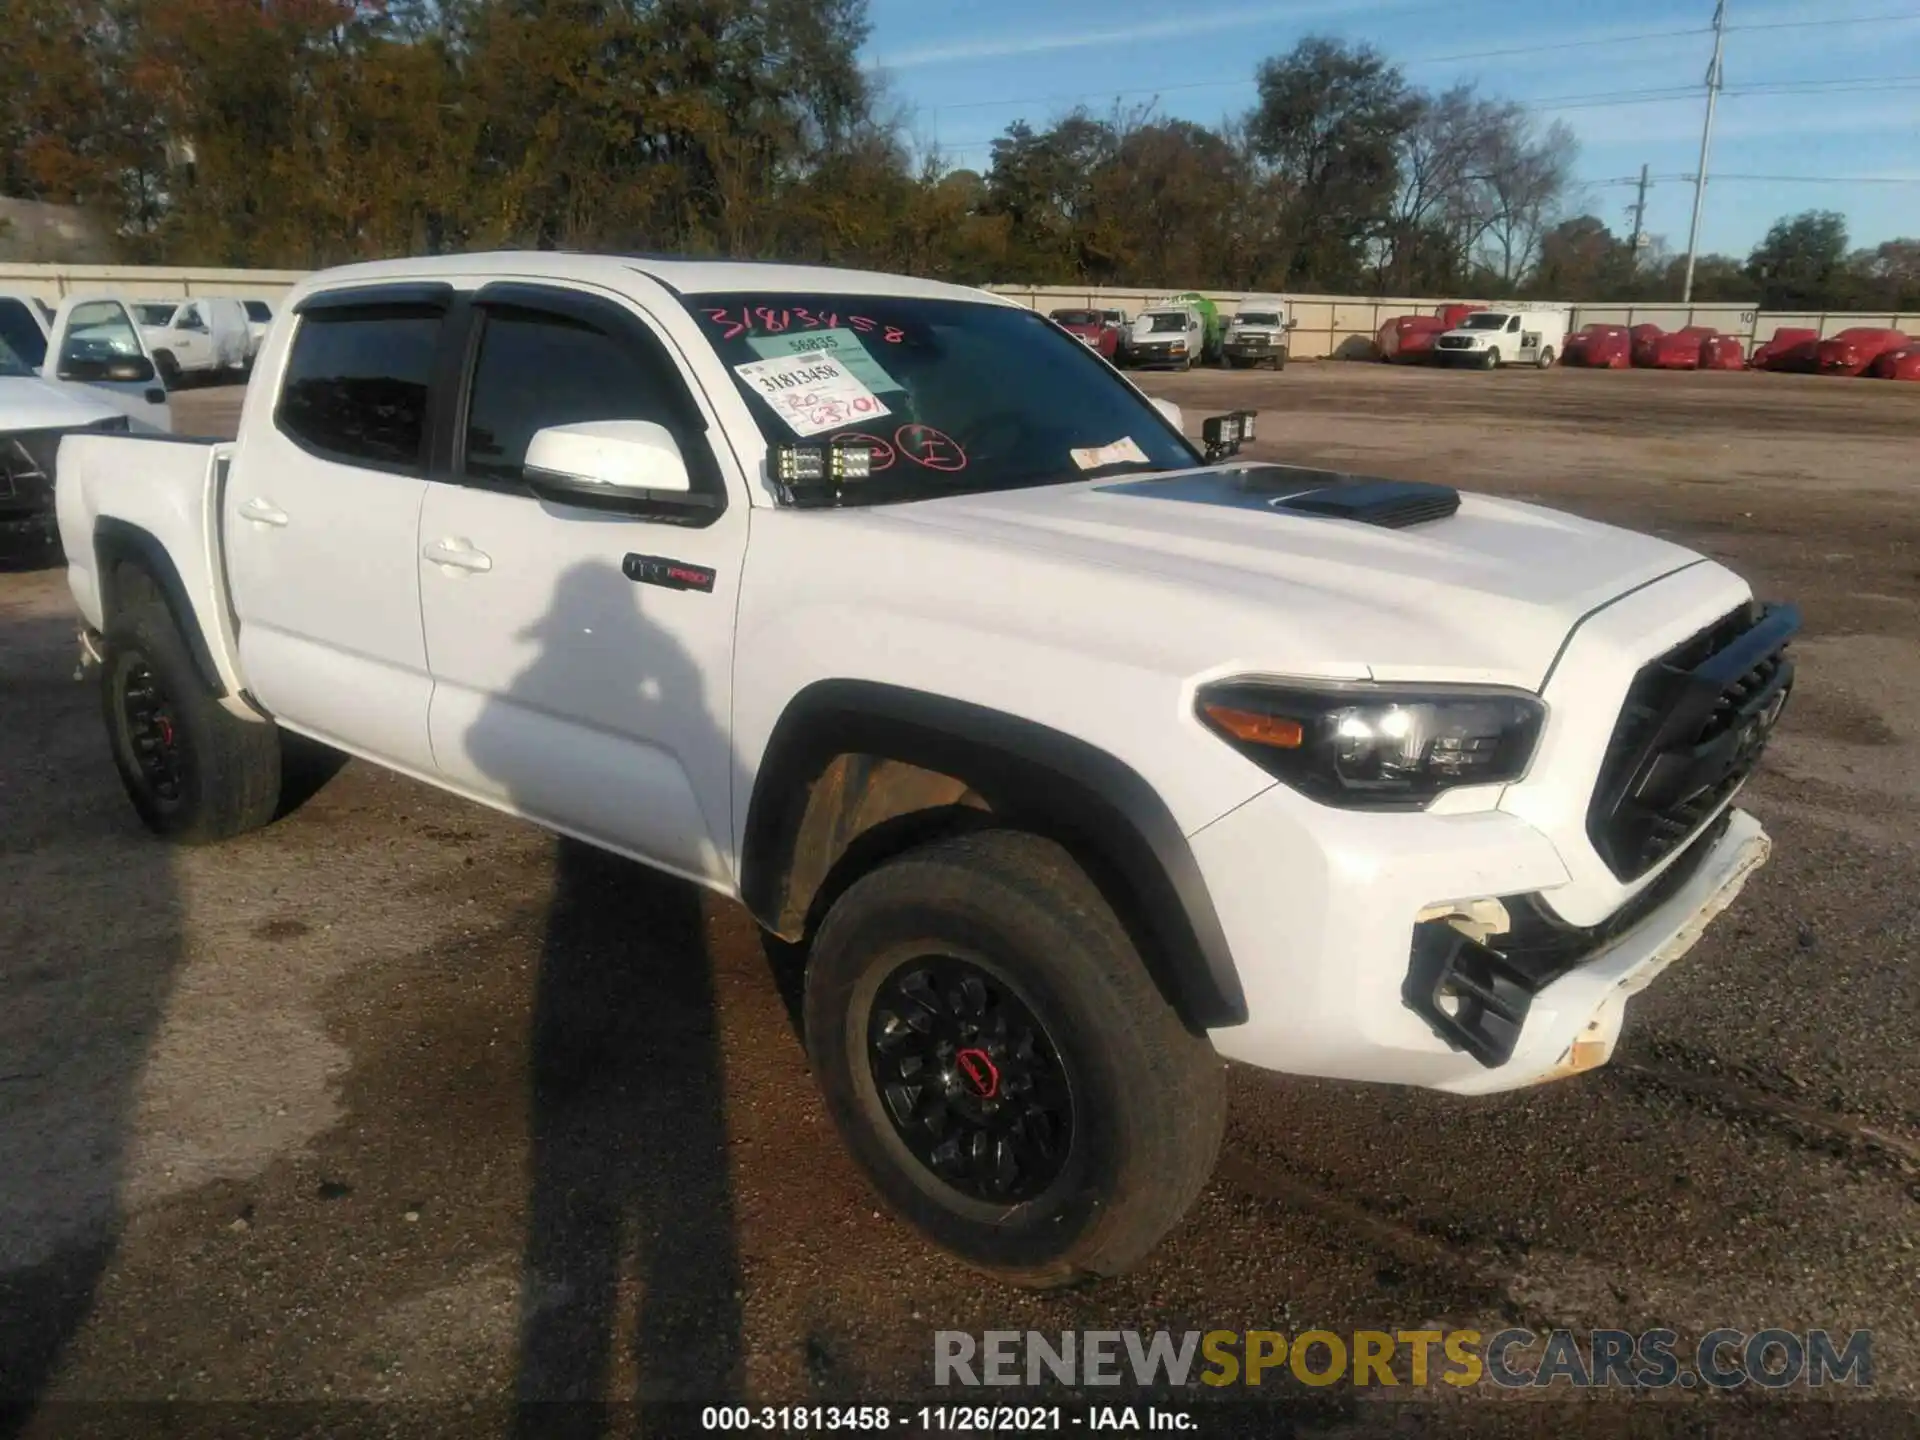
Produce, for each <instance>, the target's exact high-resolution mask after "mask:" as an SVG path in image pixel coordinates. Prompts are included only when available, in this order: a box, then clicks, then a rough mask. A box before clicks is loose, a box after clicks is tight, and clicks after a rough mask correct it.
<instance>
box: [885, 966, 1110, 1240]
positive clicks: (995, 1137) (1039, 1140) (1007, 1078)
mask: <svg viewBox="0 0 1920 1440" xmlns="http://www.w3.org/2000/svg"><path fill="white" fill-rule="evenodd" d="M867 1064H868V1068H869V1071H870V1073H871V1075H872V1077H873V1083H874V1087H875V1088H876V1089H877V1090H878V1091H879V1094H880V1098H881V1102H882V1105H883V1107H884V1109H885V1111H886V1115H887V1118H888V1119H889V1120H890V1121H891V1122H892V1124H893V1128H894V1132H895V1134H897V1135H898V1136H899V1138H900V1141H901V1143H902V1144H903V1145H904V1146H905V1147H906V1148H907V1150H908V1151H909V1152H910V1153H911V1154H912V1155H913V1157H914V1158H915V1159H916V1160H917V1161H919V1162H920V1164H921V1165H923V1166H925V1167H926V1169H927V1170H928V1171H929V1172H930V1173H931V1174H932V1175H933V1176H935V1177H936V1178H937V1179H938V1180H940V1181H941V1182H942V1183H944V1184H946V1185H950V1186H952V1187H953V1188H954V1189H955V1190H957V1191H959V1192H960V1193H961V1194H962V1195H964V1196H966V1197H967V1198H969V1199H971V1200H977V1201H985V1202H988V1203H991V1204H998V1205H1017V1204H1021V1203H1023V1202H1026V1201H1029V1200H1033V1199H1035V1198H1036V1197H1038V1196H1040V1195H1042V1194H1044V1193H1046V1191H1047V1189H1048V1187H1049V1186H1051V1185H1052V1184H1053V1183H1054V1181H1056V1180H1057V1179H1058V1178H1059V1177H1060V1173H1061V1171H1062V1169H1063V1168H1064V1167H1065V1165H1066V1163H1067V1158H1068V1155H1069V1154H1070V1153H1071V1151H1072V1148H1073V1138H1074V1134H1073V1127H1074V1097H1073V1087H1072V1085H1071V1083H1070V1082H1069V1080H1068V1077H1067V1072H1066V1067H1065V1066H1064V1065H1063V1064H1062V1063H1061V1058H1060V1051H1059V1048H1058V1046H1056V1045H1055V1043H1054V1041H1053V1039H1052V1037H1051V1036H1049V1035H1048V1033H1047V1030H1046V1027H1045V1026H1044V1025H1043V1024H1042V1023H1041V1022H1040V1020H1039V1018H1038V1017H1037V1016H1036V1015H1035V1014H1034V1012H1033V1010H1032V1008H1031V1007H1030V1006H1029V1005H1028V1004H1027V1002H1026V1001H1025V1000H1024V999H1023V998H1022V997H1021V996H1020V995H1019V994H1018V993H1017V992H1016V991H1015V990H1014V989H1013V987H1012V986H1010V985H1009V984H1008V983H1007V982H1006V981H1005V980H1004V979H1002V978H1001V977H1000V976H999V975H997V974H995V973H993V972H992V971H990V970H988V969H986V968H984V967H982V966H980V965H978V964H975V963H973V962H972V961H968V960H961V959H958V958H956V957H954V956H950V955H928V956H922V957H918V958H915V959H912V960H909V961H907V962H905V963H904V964H902V965H900V966H898V967H897V968H896V969H895V970H894V971H893V972H892V974H890V975H889V976H887V978H886V979H885V980H883V981H882V982H881V984H880V987H879V989H878V990H877V991H876V992H875V994H874V998H873V1003H872V1007H871V1009H870V1011H869V1014H868V1019H867Z"/></svg>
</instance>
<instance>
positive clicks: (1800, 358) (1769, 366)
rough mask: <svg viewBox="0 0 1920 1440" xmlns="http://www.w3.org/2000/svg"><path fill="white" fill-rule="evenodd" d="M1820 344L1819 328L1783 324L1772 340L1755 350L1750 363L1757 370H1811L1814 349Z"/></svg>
mask: <svg viewBox="0 0 1920 1440" xmlns="http://www.w3.org/2000/svg"><path fill="white" fill-rule="evenodd" d="M1819 345H1820V332H1819V331H1818V330H1804V329H1801V328H1799V327H1797V326H1793V325H1782V326H1781V327H1780V328H1779V329H1777V330H1775V331H1774V332H1773V338H1772V339H1771V340H1769V341H1767V342H1766V344H1764V345H1762V346H1761V347H1760V348H1759V349H1758V350H1756V351H1754V352H1753V359H1752V361H1750V362H1749V363H1750V364H1752V366H1753V368H1754V369H1756V370H1796V371H1805V370H1811V369H1813V360H1814V351H1815V350H1816V349H1818V348H1819Z"/></svg>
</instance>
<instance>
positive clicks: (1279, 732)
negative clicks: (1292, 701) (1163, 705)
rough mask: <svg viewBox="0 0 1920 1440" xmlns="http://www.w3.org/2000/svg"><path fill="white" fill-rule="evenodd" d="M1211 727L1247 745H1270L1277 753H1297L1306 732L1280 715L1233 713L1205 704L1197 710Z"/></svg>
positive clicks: (1230, 707)
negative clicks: (1215, 726) (1283, 751)
mask: <svg viewBox="0 0 1920 1440" xmlns="http://www.w3.org/2000/svg"><path fill="white" fill-rule="evenodd" d="M1200 708H1201V709H1202V710H1203V711H1205V712H1206V716H1207V718H1208V719H1209V720H1211V721H1213V723H1214V724H1216V725H1218V726H1219V727H1220V728H1221V729H1222V730H1224V731H1226V733H1227V734H1229V735H1231V736H1233V738H1234V739H1236V740H1245V741H1246V742H1247V743H1248V744H1250V745H1271V746H1273V747H1274V748H1275V749H1277V750H1298V749H1299V748H1300V747H1301V746H1302V745H1303V744H1305V743H1306V738H1307V732H1306V731H1305V730H1304V729H1302V728H1301V725H1300V722H1299V721H1298V720H1288V719H1286V718H1285V717H1283V716H1280V715H1261V714H1257V713H1256V712H1254V711H1252V710H1236V709H1234V708H1233V707H1232V706H1231V705H1218V704H1211V703H1205V704H1202V705H1201V707H1200Z"/></svg>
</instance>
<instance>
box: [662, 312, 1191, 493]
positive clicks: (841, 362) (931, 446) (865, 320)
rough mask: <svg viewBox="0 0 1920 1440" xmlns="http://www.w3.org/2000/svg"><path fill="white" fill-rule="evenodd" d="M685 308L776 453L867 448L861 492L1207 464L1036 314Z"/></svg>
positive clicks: (1005, 484)
mask: <svg viewBox="0 0 1920 1440" xmlns="http://www.w3.org/2000/svg"><path fill="white" fill-rule="evenodd" d="M685 304H686V306H687V308H688V310H690V311H691V312H692V313H693V316H694V318H695V320H696V321H697V322H698V323H699V325H700V328H701V330H702V331H703V332H704V333H705V334H706V336H707V339H708V340H709V341H710V342H711V343H712V345H713V348H714V350H715V351H716V352H717V353H718V354H719V356H720V359H721V360H722V361H723V362H724V363H725V364H726V366H727V368H728V369H729V370H731V371H732V372H733V375H734V383H735V384H737V385H738V386H739V387H740V393H741V394H742V395H744V396H746V397H747V401H748V406H749V408H750V409H751V410H752V412H753V417H754V421H755V423H756V424H757V425H758V426H759V427H760V433H761V434H762V435H763V436H764V437H765V438H766V440H767V442H768V443H769V444H773V443H776V442H778V441H793V440H809V439H818V440H822V441H824V440H829V439H837V438H843V437H844V438H864V439H866V440H867V441H868V442H869V443H870V446H871V448H872V450H873V452H874V454H873V468H874V479H873V481H872V482H869V485H868V487H866V488H864V489H863V490H862V492H861V494H862V497H864V496H867V495H870V496H871V497H872V498H873V499H874V500H876V501H879V500H914V499H921V498H924V497H926V496H929V495H934V494H954V493H959V492H967V491H986V490H1012V489H1018V488H1021V487H1024V486H1030V485H1051V484H1060V483H1065V482H1067V481H1073V480H1082V479H1086V478H1089V477H1091V476H1095V475H1102V474H1122V473H1136V474H1137V473H1144V472H1147V471H1151V470H1175V469H1184V468H1187V467H1189V466H1193V465H1197V464H1199V463H1200V460H1199V457H1198V456H1197V455H1196V454H1195V453H1194V451H1193V449H1192V447H1190V446H1189V445H1188V444H1187V442H1186V441H1185V440H1183V439H1182V438H1181V437H1180V435H1179V434H1178V432H1176V431H1175V430H1174V429H1173V428H1172V427H1171V426H1169V425H1168V424H1167V422H1166V421H1165V420H1164V419H1163V418H1162V417H1161V415H1160V412H1159V411H1158V410H1156V409H1154V408H1153V406H1152V405H1150V404H1149V403H1148V402H1147V401H1146V399H1145V398H1144V397H1143V396H1142V395H1141V394H1140V393H1139V392H1138V391H1137V390H1135V389H1134V388H1133V387H1132V386H1131V385H1129V384H1127V383H1126V381H1124V380H1122V379H1120V378H1119V377H1118V376H1117V375H1115V374H1114V373H1113V371H1112V369H1110V368H1109V367H1108V366H1107V365H1106V364H1105V363H1104V362H1103V361H1101V360H1100V359H1099V358H1098V357H1097V356H1095V355H1094V354H1093V352H1092V351H1090V350H1089V349H1088V348H1087V347H1086V346H1085V345H1082V344H1081V343H1080V342H1079V341H1077V340H1074V339H1073V338H1071V337H1070V336H1068V335H1065V334H1063V333H1062V332H1061V331H1060V330H1059V329H1058V328H1057V327H1056V326H1054V325H1051V324H1049V323H1048V322H1047V320H1046V319H1045V318H1044V317H1042V316H1040V315H1037V314H1035V313H1034V312H1033V311H1031V310H1023V309H1017V308H1015V307H1013V306H1011V305H994V304H986V303H980V302H975V301H967V300H929V299H920V298H914V297H904V296H881V295H875V296H867V295H808V294H805V293H786V294H771V295H769V294H763V293H758V292H756V293H753V294H732V295H696V296H689V297H687V298H686V300H685ZM822 362H824V363H822Z"/></svg>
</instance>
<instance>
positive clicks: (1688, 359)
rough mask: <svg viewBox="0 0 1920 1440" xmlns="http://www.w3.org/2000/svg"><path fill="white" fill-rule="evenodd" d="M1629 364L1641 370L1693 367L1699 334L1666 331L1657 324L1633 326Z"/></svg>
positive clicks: (1696, 362)
mask: <svg viewBox="0 0 1920 1440" xmlns="http://www.w3.org/2000/svg"><path fill="white" fill-rule="evenodd" d="M1633 363H1634V364H1635V365H1636V366H1638V367H1639V368H1640V369H1643V370H1697V369H1699V368H1700V335H1699V333H1698V330H1697V327H1696V329H1695V331H1694V333H1692V334H1689V333H1688V332H1687V331H1685V330H1676V331H1674V332H1673V333H1672V334H1671V335H1669V334H1667V333H1666V332H1665V331H1664V330H1662V329H1661V328H1660V327H1659V326H1658V325H1636V326H1634V327H1633Z"/></svg>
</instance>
